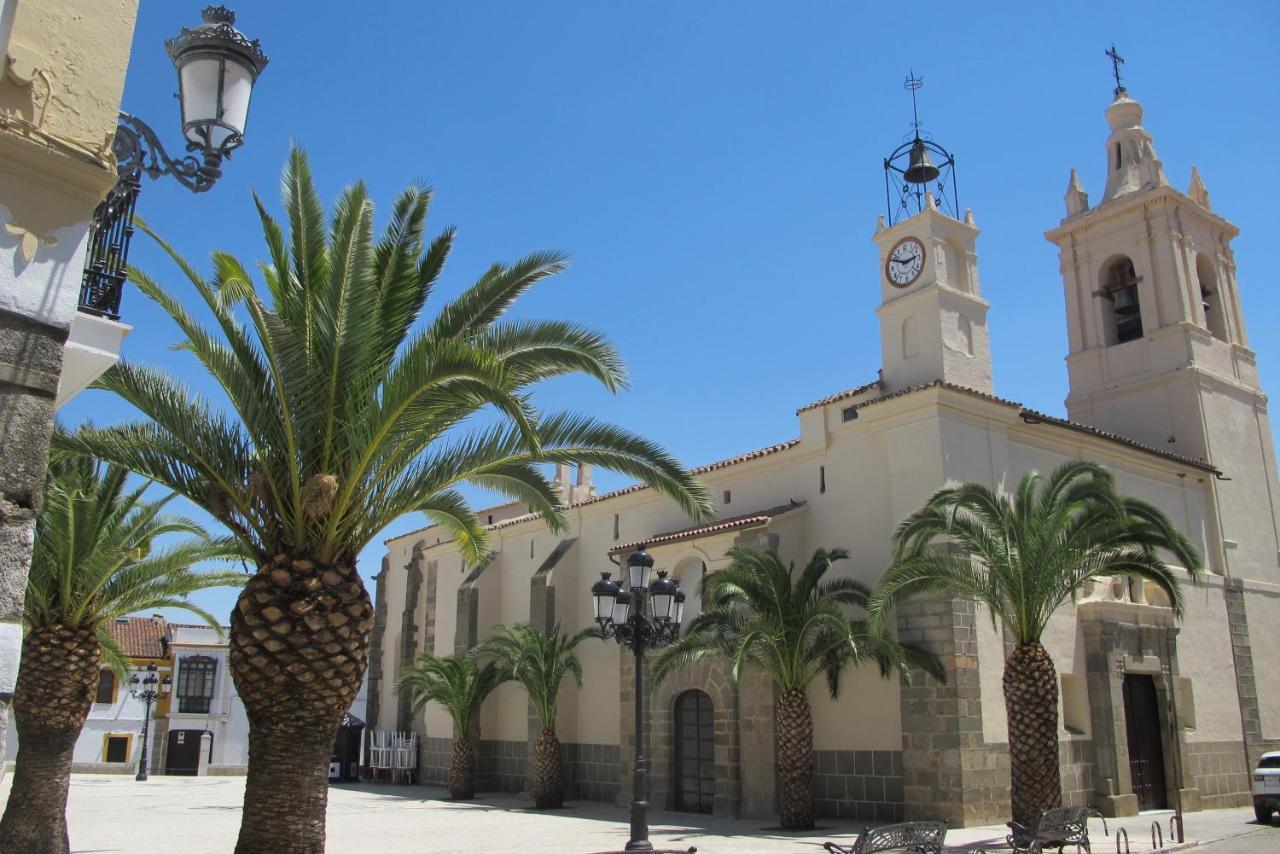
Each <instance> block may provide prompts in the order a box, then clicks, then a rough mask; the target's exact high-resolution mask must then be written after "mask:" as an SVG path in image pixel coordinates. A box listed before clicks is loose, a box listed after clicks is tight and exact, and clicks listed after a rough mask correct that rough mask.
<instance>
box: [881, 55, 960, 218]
mask: <svg viewBox="0 0 1280 854" xmlns="http://www.w3.org/2000/svg"><path fill="white" fill-rule="evenodd" d="M923 85H924V81H923V80H921V79H920V78H919V77H916V76H915V75H914V74H908V75H907V79H906V81H905V82H904V83H903V88H905V89H906V90H907V91H909V92H910V93H911V117H912V121H911V136H910V138H909V139H908V140H907V141H906V142H904V143H903V144H902V145H900V146H898V147H897V148H896V149H894V151H893V153H892V154H890V155H889V156H888V157H887V158H885V161H884V195H885V204H886V205H887V207H888V214H889V217H888V219H889V225H893V224H894V223H896V222H897V221H898V220H900V219H903V218H905V217H909V216H914V215H915V214H918V213H920V212H921V211H923V210H924V209H925V208H927V207H930V206H936V209H937V210H939V211H941V212H942V213H944V214H946V215H947V216H950V217H952V218H954V219H959V218H960V202H959V199H958V198H957V197H956V176H955V165H956V159H955V157H953V156H952V155H951V152H949V151H947V150H946V149H945V148H943V147H942V146H941V145H938V143H936V142H934V141H933V140H932V139H930V138H929V135H928V134H925V133H923V132H922V131H921V130H920V114H919V111H918V110H917V106H916V92H917V91H918V90H919V89H920V87H921V86H923ZM931 200H932V201H931Z"/></svg>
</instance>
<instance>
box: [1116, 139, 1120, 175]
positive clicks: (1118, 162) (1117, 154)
mask: <svg viewBox="0 0 1280 854" xmlns="http://www.w3.org/2000/svg"><path fill="white" fill-rule="evenodd" d="M1116 168H1117V169H1119V168H1120V143H1118V142H1117V143H1116Z"/></svg>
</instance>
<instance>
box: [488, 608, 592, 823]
mask: <svg viewBox="0 0 1280 854" xmlns="http://www.w3.org/2000/svg"><path fill="white" fill-rule="evenodd" d="M599 636H600V630H599V629H595V628H590V629H583V630H582V631H580V632H578V633H577V634H575V635H569V634H566V633H562V632H561V630H560V622H559V621H556V624H555V626H553V627H552V629H551V631H550V632H542V631H539V630H538V629H535V628H533V627H532V626H526V625H518V626H498V628H497V633H496V634H494V635H493V636H492V637H490V638H489V639H488V640H486V641H484V642H483V643H481V644H480V646H479V647H477V648H476V650H475V655H476V656H477V657H478V658H480V659H487V660H491V661H495V662H497V663H498V665H499V666H500V667H502V668H503V670H504V671H505V672H506V673H507V674H509V676H510V678H511V679H514V680H515V681H517V682H519V683H520V684H521V685H523V686H524V689H525V692H526V693H528V695H529V703H530V704H531V705H532V706H533V710H534V713H535V714H537V716H538V722H539V724H540V725H541V731H540V732H539V734H538V741H537V743H536V744H535V745H534V748H533V756H532V758H531V759H530V761H531V762H532V763H533V773H532V775H531V776H532V778H533V802H534V806H535V807H536V808H537V809H540V810H549V809H559V808H560V807H562V806H564V790H565V780H564V763H563V761H562V758H561V756H560V739H559V738H557V737H556V701H557V699H558V697H559V694H560V686H561V684H562V683H563V682H564V680H565V677H566V676H572V677H573V681H574V683H575V684H576V685H577V686H578V687H579V688H581V687H582V662H581V661H579V660H578V654H577V653H576V652H575V650H576V649H577V648H578V644H580V643H582V642H583V641H584V640H586V639H587V638H594V637H599Z"/></svg>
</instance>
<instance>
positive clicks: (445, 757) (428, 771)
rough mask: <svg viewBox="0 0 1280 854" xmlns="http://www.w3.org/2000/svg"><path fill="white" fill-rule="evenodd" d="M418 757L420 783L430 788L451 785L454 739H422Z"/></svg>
mask: <svg viewBox="0 0 1280 854" xmlns="http://www.w3.org/2000/svg"><path fill="white" fill-rule="evenodd" d="M419 744H421V745H422V747H421V752H420V753H419V756H418V782H419V783H425V784H426V785H429V786H448V785H449V762H450V759H451V758H452V756H453V739H452V738H436V737H427V738H424V739H422V741H421V742H419Z"/></svg>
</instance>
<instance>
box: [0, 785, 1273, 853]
mask: <svg viewBox="0 0 1280 854" xmlns="http://www.w3.org/2000/svg"><path fill="white" fill-rule="evenodd" d="M11 776H12V775H6V778H5V781H4V783H3V784H0V800H3V799H7V798H8V795H9V781H10V779H11ZM243 796H244V778H243V777H153V778H152V779H151V780H150V781H148V782H146V783H138V782H135V781H134V780H133V779H132V778H131V777H116V776H98V775H91V774H76V775H73V777H72V779H71V797H70V802H69V806H68V820H69V823H70V830H71V843H72V851H73V852H79V854H173V852H175V851H177V852H180V854H228V852H230V851H231V849H232V848H233V847H234V844H235V837H236V830H237V828H238V826H239V823H240V804H241V799H242V798H243ZM446 798H447V794H446V792H445V791H444V790H443V789H435V788H430V787H425V786H368V785H359V786H334V787H333V789H332V790H331V792H330V796H329V826H328V831H329V846H328V850H329V852H330V854H364V852H374V854H410V852H412V854H420V853H421V852H440V854H447V852H467V854H488V853H489V852H492V854H498V852H502V854H511V852H521V854H553V852H554V853H555V854H589V852H597V851H609V850H616V849H620V848H621V847H622V845H623V844H624V843H625V842H626V840H627V815H628V813H627V810H626V809H623V808H617V807H610V806H605V805H602V804H594V803H573V804H570V806H569V808H567V809H564V810H557V811H554V812H542V813H539V812H535V811H533V810H531V809H529V802H528V801H523V800H521V799H519V798H516V797H511V796H494V797H485V798H480V799H478V800H475V801H471V802H467V803H453V802H451V801H449V800H447V799H446ZM1168 817H1169V813H1167V812H1159V813H1152V814H1150V815H1142V816H1139V817H1137V818H1133V819H1125V820H1124V821H1123V822H1121V823H1120V824H1121V825H1122V826H1124V827H1125V828H1127V829H1128V831H1129V838H1130V841H1131V849H1130V850H1132V851H1135V852H1136V851H1148V850H1150V849H1151V844H1150V841H1149V838H1150V827H1151V823H1152V821H1153V820H1158V821H1160V823H1161V825H1162V827H1163V828H1164V829H1165V834H1166V839H1167V830H1168ZM651 824H652V827H653V834H652V837H653V839H654V841H655V843H657V844H658V845H661V846H666V847H670V848H688V847H689V846H691V845H694V846H697V848H698V851H699V852H700V854H720V852H766V851H767V852H780V853H781V854H785V852H793V854H806V852H811V854H812V853H814V852H821V850H822V849H821V844H822V842H823V841H824V840H826V839H839V838H841V837H847V838H851V837H852V835H853V834H854V833H856V832H857V830H858V829H859V827H860V825H856V824H850V823H843V822H834V821H831V822H828V821H823V822H821V829H819V830H818V831H817V832H815V833H813V834H811V835H795V834H787V833H783V832H780V831H778V830H777V828H776V827H774V828H771V827H769V826H768V825H769V822H767V821H738V820H732V819H719V818H711V817H709V816H696V815H690V814H687V813H657V814H656V815H654V816H653V821H652V822H651ZM1116 827H1117V824H1116V823H1115V822H1111V823H1109V825H1108V829H1109V831H1110V833H1111V834H1113V835H1114V833H1115V829H1116ZM1091 833H1092V835H1093V839H1094V841H1095V845H1094V849H1093V850H1094V852H1095V854H1103V852H1110V851H1113V850H1114V847H1113V845H1112V844H1110V842H1108V843H1107V844H1097V843H1100V842H1101V840H1102V825H1101V822H1097V821H1095V822H1093V823H1092V825H1091ZM1003 836H1004V834H1003V832H1002V829H1001V828H995V827H987V828H968V829H964V830H955V831H952V832H951V833H950V834H948V837H947V842H948V843H949V845H948V850H949V851H956V852H963V851H967V850H972V849H973V847H974V846H978V845H981V843H984V842H986V843H993V844H994V843H999V842H1001V841H1002V840H1003ZM1268 837H1271V838H1268ZM1187 838H1188V841H1192V842H1194V841H1209V840H1222V839H1228V838H1230V839H1229V841H1227V842H1224V843H1220V844H1219V845H1218V846H1217V847H1215V848H1213V849H1212V850H1213V851H1214V852H1234V851H1236V850H1239V851H1241V852H1244V851H1250V852H1252V851H1257V852H1262V851H1264V850H1265V851H1270V850H1280V824H1277V825H1276V826H1274V827H1272V828H1262V827H1259V826H1258V825H1257V824H1256V823H1254V822H1253V813H1252V811H1251V810H1246V809H1233V810H1214V811H1209V812H1202V813H1193V814H1189V815H1188V819H1187ZM1122 850H1123V849H1122Z"/></svg>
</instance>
